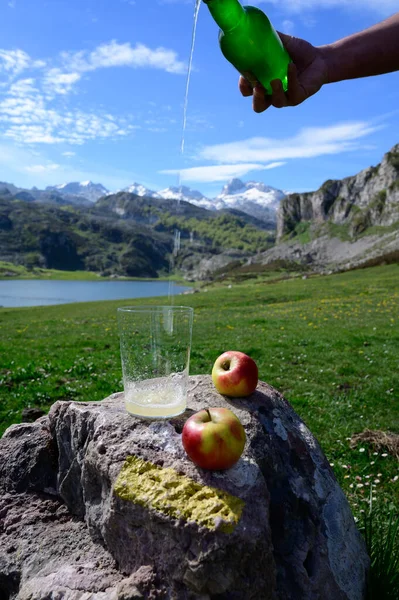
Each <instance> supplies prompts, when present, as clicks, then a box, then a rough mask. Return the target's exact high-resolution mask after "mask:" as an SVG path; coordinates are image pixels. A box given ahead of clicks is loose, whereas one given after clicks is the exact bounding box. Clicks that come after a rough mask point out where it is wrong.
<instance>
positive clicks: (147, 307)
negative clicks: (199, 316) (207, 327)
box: [117, 304, 194, 313]
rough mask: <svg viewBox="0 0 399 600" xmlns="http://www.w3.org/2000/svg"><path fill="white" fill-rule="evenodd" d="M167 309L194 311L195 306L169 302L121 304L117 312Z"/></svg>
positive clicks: (161, 310)
mask: <svg viewBox="0 0 399 600" xmlns="http://www.w3.org/2000/svg"><path fill="white" fill-rule="evenodd" d="M165 309H167V310H172V311H175V312H189V313H193V312H194V308H192V307H191V306H170V305H168V304H165V305H154V306H151V305H145V304H142V305H138V306H120V307H118V308H117V312H119V313H131V312H141V313H151V312H164V311H165Z"/></svg>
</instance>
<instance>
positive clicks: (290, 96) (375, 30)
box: [239, 13, 399, 113]
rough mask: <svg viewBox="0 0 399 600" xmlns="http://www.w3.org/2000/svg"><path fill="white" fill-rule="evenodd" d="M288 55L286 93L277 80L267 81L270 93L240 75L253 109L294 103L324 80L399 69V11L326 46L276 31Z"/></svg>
mask: <svg viewBox="0 0 399 600" xmlns="http://www.w3.org/2000/svg"><path fill="white" fill-rule="evenodd" d="M279 36H280V38H281V40H282V42H283V44H284V46H285V47H286V49H287V51H288V54H289V55H290V56H291V58H292V61H293V62H292V63H291V64H290V65H289V68H288V92H286V93H285V92H284V90H283V86H282V84H281V81H280V80H278V79H277V80H275V81H272V82H271V86H272V90H273V95H272V96H268V95H266V94H265V91H264V89H263V87H262V86H260V85H259V86H256V87H255V88H252V86H251V85H250V84H249V83H248V81H247V80H246V79H244V78H243V77H240V80H239V88H240V91H241V94H242V95H243V96H253V109H254V111H255V112H258V113H260V112H263V111H264V110H266V109H267V108H269V106H275V107H276V108H283V107H284V106H297V105H298V104H301V103H302V102H304V100H306V99H307V98H309V97H310V96H313V94H316V92H318V91H319V89H320V88H321V87H322V86H323V85H325V84H326V83H334V82H337V81H344V80H347V79H357V78H359V77H370V76H372V75H382V74H383V73H390V72H392V71H397V70H399V13H396V14H395V15H393V16H392V17H390V18H389V19H386V20H385V21H382V22H381V23H377V24H376V25H374V26H373V27H370V28H369V29H366V30H364V31H361V32H360V33H355V34H353V35H350V36H349V37H346V38H343V39H342V40H338V41H337V42H334V43H333V44H328V45H326V46H318V47H315V46H312V44H310V43H309V42H306V41H305V40H301V39H299V38H295V37H292V36H290V35H285V34H284V33H279Z"/></svg>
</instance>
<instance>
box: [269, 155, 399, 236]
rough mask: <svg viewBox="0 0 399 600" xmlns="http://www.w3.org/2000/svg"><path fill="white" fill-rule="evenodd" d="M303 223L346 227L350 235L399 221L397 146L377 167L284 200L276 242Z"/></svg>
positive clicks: (278, 222) (278, 219)
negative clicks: (331, 224) (328, 223)
mask: <svg viewBox="0 0 399 600" xmlns="http://www.w3.org/2000/svg"><path fill="white" fill-rule="evenodd" d="M304 221H305V222H306V221H307V222H309V221H310V222H312V224H315V225H320V224H322V223H325V222H327V221H328V222H331V223H333V224H335V225H347V226H348V232H349V235H350V236H356V235H357V234H359V233H362V232H363V231H365V230H366V229H367V228H368V227H370V226H375V225H377V226H378V225H381V226H389V225H392V224H394V223H396V222H397V221H399V144H397V145H396V146H394V147H393V148H392V150H391V151H390V152H388V153H387V154H385V156H384V158H383V160H382V162H381V164H379V165H377V166H376V167H369V168H368V169H365V170H364V171H361V172H360V173H358V174H357V175H355V176H354V177H347V178H346V179H342V180H341V181H339V180H338V181H332V180H329V181H326V182H325V183H324V184H323V185H322V186H321V188H320V189H319V190H318V191H317V192H313V193H305V194H290V195H289V196H287V197H286V198H285V199H283V200H282V201H281V204H280V207H279V210H278V214H277V239H278V240H281V238H283V237H284V236H285V235H287V234H290V233H292V232H293V231H294V230H295V229H296V227H297V226H298V224H299V223H301V222H304Z"/></svg>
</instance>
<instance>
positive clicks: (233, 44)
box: [203, 0, 291, 94]
mask: <svg viewBox="0 0 399 600" xmlns="http://www.w3.org/2000/svg"><path fill="white" fill-rule="evenodd" d="M203 2H204V3H205V4H206V5H207V6H208V9H209V11H210V13H211V15H212V17H213V18H214V19H215V21H216V23H217V24H218V25H219V27H220V33H219V44H220V48H221V50H222V52H223V54H224V56H225V57H226V58H227V60H228V61H229V62H231V63H232V65H234V67H235V68H236V69H237V70H238V71H239V72H240V73H241V74H242V75H243V76H244V77H245V79H247V80H248V81H249V82H250V83H251V84H252V85H256V84H257V83H258V82H259V83H261V84H262V85H263V87H264V88H265V90H266V92H267V93H268V94H271V93H272V89H271V87H270V82H271V81H273V80H274V79H280V80H281V82H282V84H283V88H284V90H285V91H287V87H288V79H287V69H288V65H289V63H290V62H291V59H290V57H289V54H288V52H287V51H286V49H285V48H284V46H283V44H282V43H281V40H280V38H279V36H278V34H277V33H276V30H275V29H274V27H273V25H272V24H271V23H270V21H269V19H268V18H267V16H266V15H265V13H264V12H262V11H261V10H260V9H259V8H255V7H254V6H241V4H240V3H239V1H238V0H203Z"/></svg>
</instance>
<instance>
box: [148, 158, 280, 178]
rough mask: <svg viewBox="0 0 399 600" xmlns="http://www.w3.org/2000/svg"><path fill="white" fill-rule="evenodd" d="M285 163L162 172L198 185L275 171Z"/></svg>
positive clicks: (247, 164)
mask: <svg viewBox="0 0 399 600" xmlns="http://www.w3.org/2000/svg"><path fill="white" fill-rule="evenodd" d="M284 164H285V163H284V162H275V163H270V164H268V165H261V164H257V163H246V164H242V165H211V166H206V167H193V168H190V169H182V170H180V171H179V170H176V169H171V170H165V171H160V173H161V174H163V175H180V180H181V181H196V182H198V183H213V182H218V181H226V179H232V178H233V177H243V176H244V175H246V174H247V173H249V172H250V171H265V170H268V169H275V168H277V167H281V166H282V165H284Z"/></svg>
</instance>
